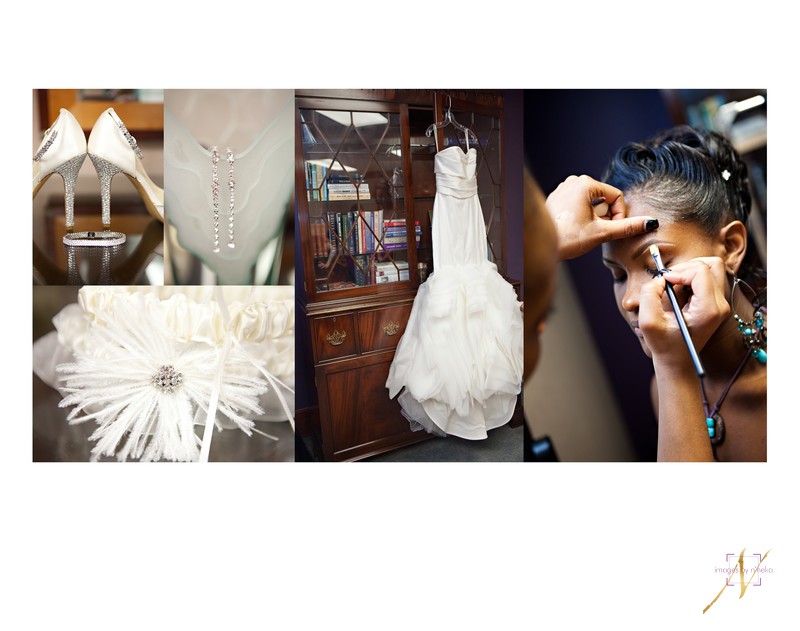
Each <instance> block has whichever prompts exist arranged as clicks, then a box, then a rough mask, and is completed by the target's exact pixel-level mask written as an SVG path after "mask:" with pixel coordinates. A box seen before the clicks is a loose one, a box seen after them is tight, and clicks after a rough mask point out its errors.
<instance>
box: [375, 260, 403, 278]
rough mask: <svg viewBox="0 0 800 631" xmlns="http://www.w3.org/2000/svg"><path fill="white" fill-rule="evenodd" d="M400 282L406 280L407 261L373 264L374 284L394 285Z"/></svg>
mask: <svg viewBox="0 0 800 631" xmlns="http://www.w3.org/2000/svg"><path fill="white" fill-rule="evenodd" d="M401 280H408V261H386V262H385V263H375V282H376V283H396V282H398V281H401Z"/></svg>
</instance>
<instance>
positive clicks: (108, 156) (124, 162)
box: [88, 107, 164, 228]
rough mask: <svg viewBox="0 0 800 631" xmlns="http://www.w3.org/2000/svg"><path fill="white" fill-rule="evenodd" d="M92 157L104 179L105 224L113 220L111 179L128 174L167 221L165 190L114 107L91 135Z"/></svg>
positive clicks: (154, 211) (155, 214) (147, 203)
mask: <svg viewBox="0 0 800 631" xmlns="http://www.w3.org/2000/svg"><path fill="white" fill-rule="evenodd" d="M88 150H89V158H91V160H92V163H93V164H94V168H95V170H96V171H97V177H98V178H99V179H100V198H101V202H102V212H103V227H104V228H107V227H108V225H109V224H110V222H111V178H113V177H114V176H115V175H116V174H117V173H124V174H125V175H127V176H128V179H129V180H130V181H131V182H132V183H133V185H134V186H135V187H136V190H137V191H139V194H140V195H141V196H142V200H143V201H144V203H145V206H147V211H148V212H149V213H150V214H151V215H152V216H153V217H155V218H156V219H158V220H159V221H161V222H163V221H164V190H163V189H162V188H160V187H158V186H156V184H154V183H153V181H152V180H151V179H150V177H149V176H148V175H147V172H146V171H145V170H144V166H143V165H142V161H141V158H142V152H141V151H140V150H139V146H138V145H137V144H136V140H135V139H134V137H133V136H131V134H130V132H129V131H128V129H127V128H126V127H125V124H124V123H123V122H122V121H121V120H120V118H119V116H117V113H116V112H115V111H114V108H112V107H109V108H108V109H107V110H106V111H105V112H103V113H102V114H101V115H100V118H98V119H97V122H95V124H94V127H93V128H92V133H91V134H89V145H88Z"/></svg>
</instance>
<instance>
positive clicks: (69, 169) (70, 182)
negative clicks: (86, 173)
mask: <svg viewBox="0 0 800 631" xmlns="http://www.w3.org/2000/svg"><path fill="white" fill-rule="evenodd" d="M85 159H86V154H83V155H82V156H75V157H74V158H72V159H71V160H67V161H66V162H65V163H64V164H62V165H60V166H57V167H56V168H55V169H53V171H54V172H55V173H58V174H59V175H60V176H61V177H62V178H64V212H65V214H66V226H67V230H71V229H72V228H73V227H74V226H75V182H77V181H78V172H80V170H81V166H83V161H84V160H85Z"/></svg>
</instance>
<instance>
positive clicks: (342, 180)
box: [324, 171, 369, 202]
mask: <svg viewBox="0 0 800 631" xmlns="http://www.w3.org/2000/svg"><path fill="white" fill-rule="evenodd" d="M324 188H325V192H324V198H325V200H326V201H331V202H335V201H341V200H355V199H369V184H367V182H365V181H364V176H363V175H359V174H358V173H343V172H341V171H337V172H336V173H328V177H327V179H326V181H325V187H324Z"/></svg>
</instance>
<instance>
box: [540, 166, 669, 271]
mask: <svg viewBox="0 0 800 631" xmlns="http://www.w3.org/2000/svg"><path fill="white" fill-rule="evenodd" d="M593 201H594V203H595V205H592V202H593ZM545 203H546V206H547V210H548V212H549V213H550V216H551V217H552V218H553V221H554V222H555V224H556V230H557V231H558V255H559V258H560V259H561V260H564V259H573V258H575V257H577V256H580V255H581V254H586V252H588V251H589V250H591V249H593V248H595V247H596V246H598V245H601V244H603V243H605V242H606V241H611V240H612V239H620V238H622V237H632V236H634V235H637V234H641V233H643V232H647V229H648V227H649V228H650V229H651V230H654V229H655V228H657V227H658V222H655V223H652V222H651V223H650V224H649V225H648V221H652V218H651V217H627V208H626V206H625V200H624V198H623V195H622V191H620V190H619V189H618V188H614V187H613V186H609V185H608V184H603V183H602V182H598V181H597V180H595V179H593V178H591V177H589V176H588V175H581V176H576V175H570V176H569V177H568V178H567V179H566V180H564V181H563V182H561V184H559V185H558V188H556V190H554V191H553V192H552V193H550V195H549V196H548V198H547V201H546V202H545Z"/></svg>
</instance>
